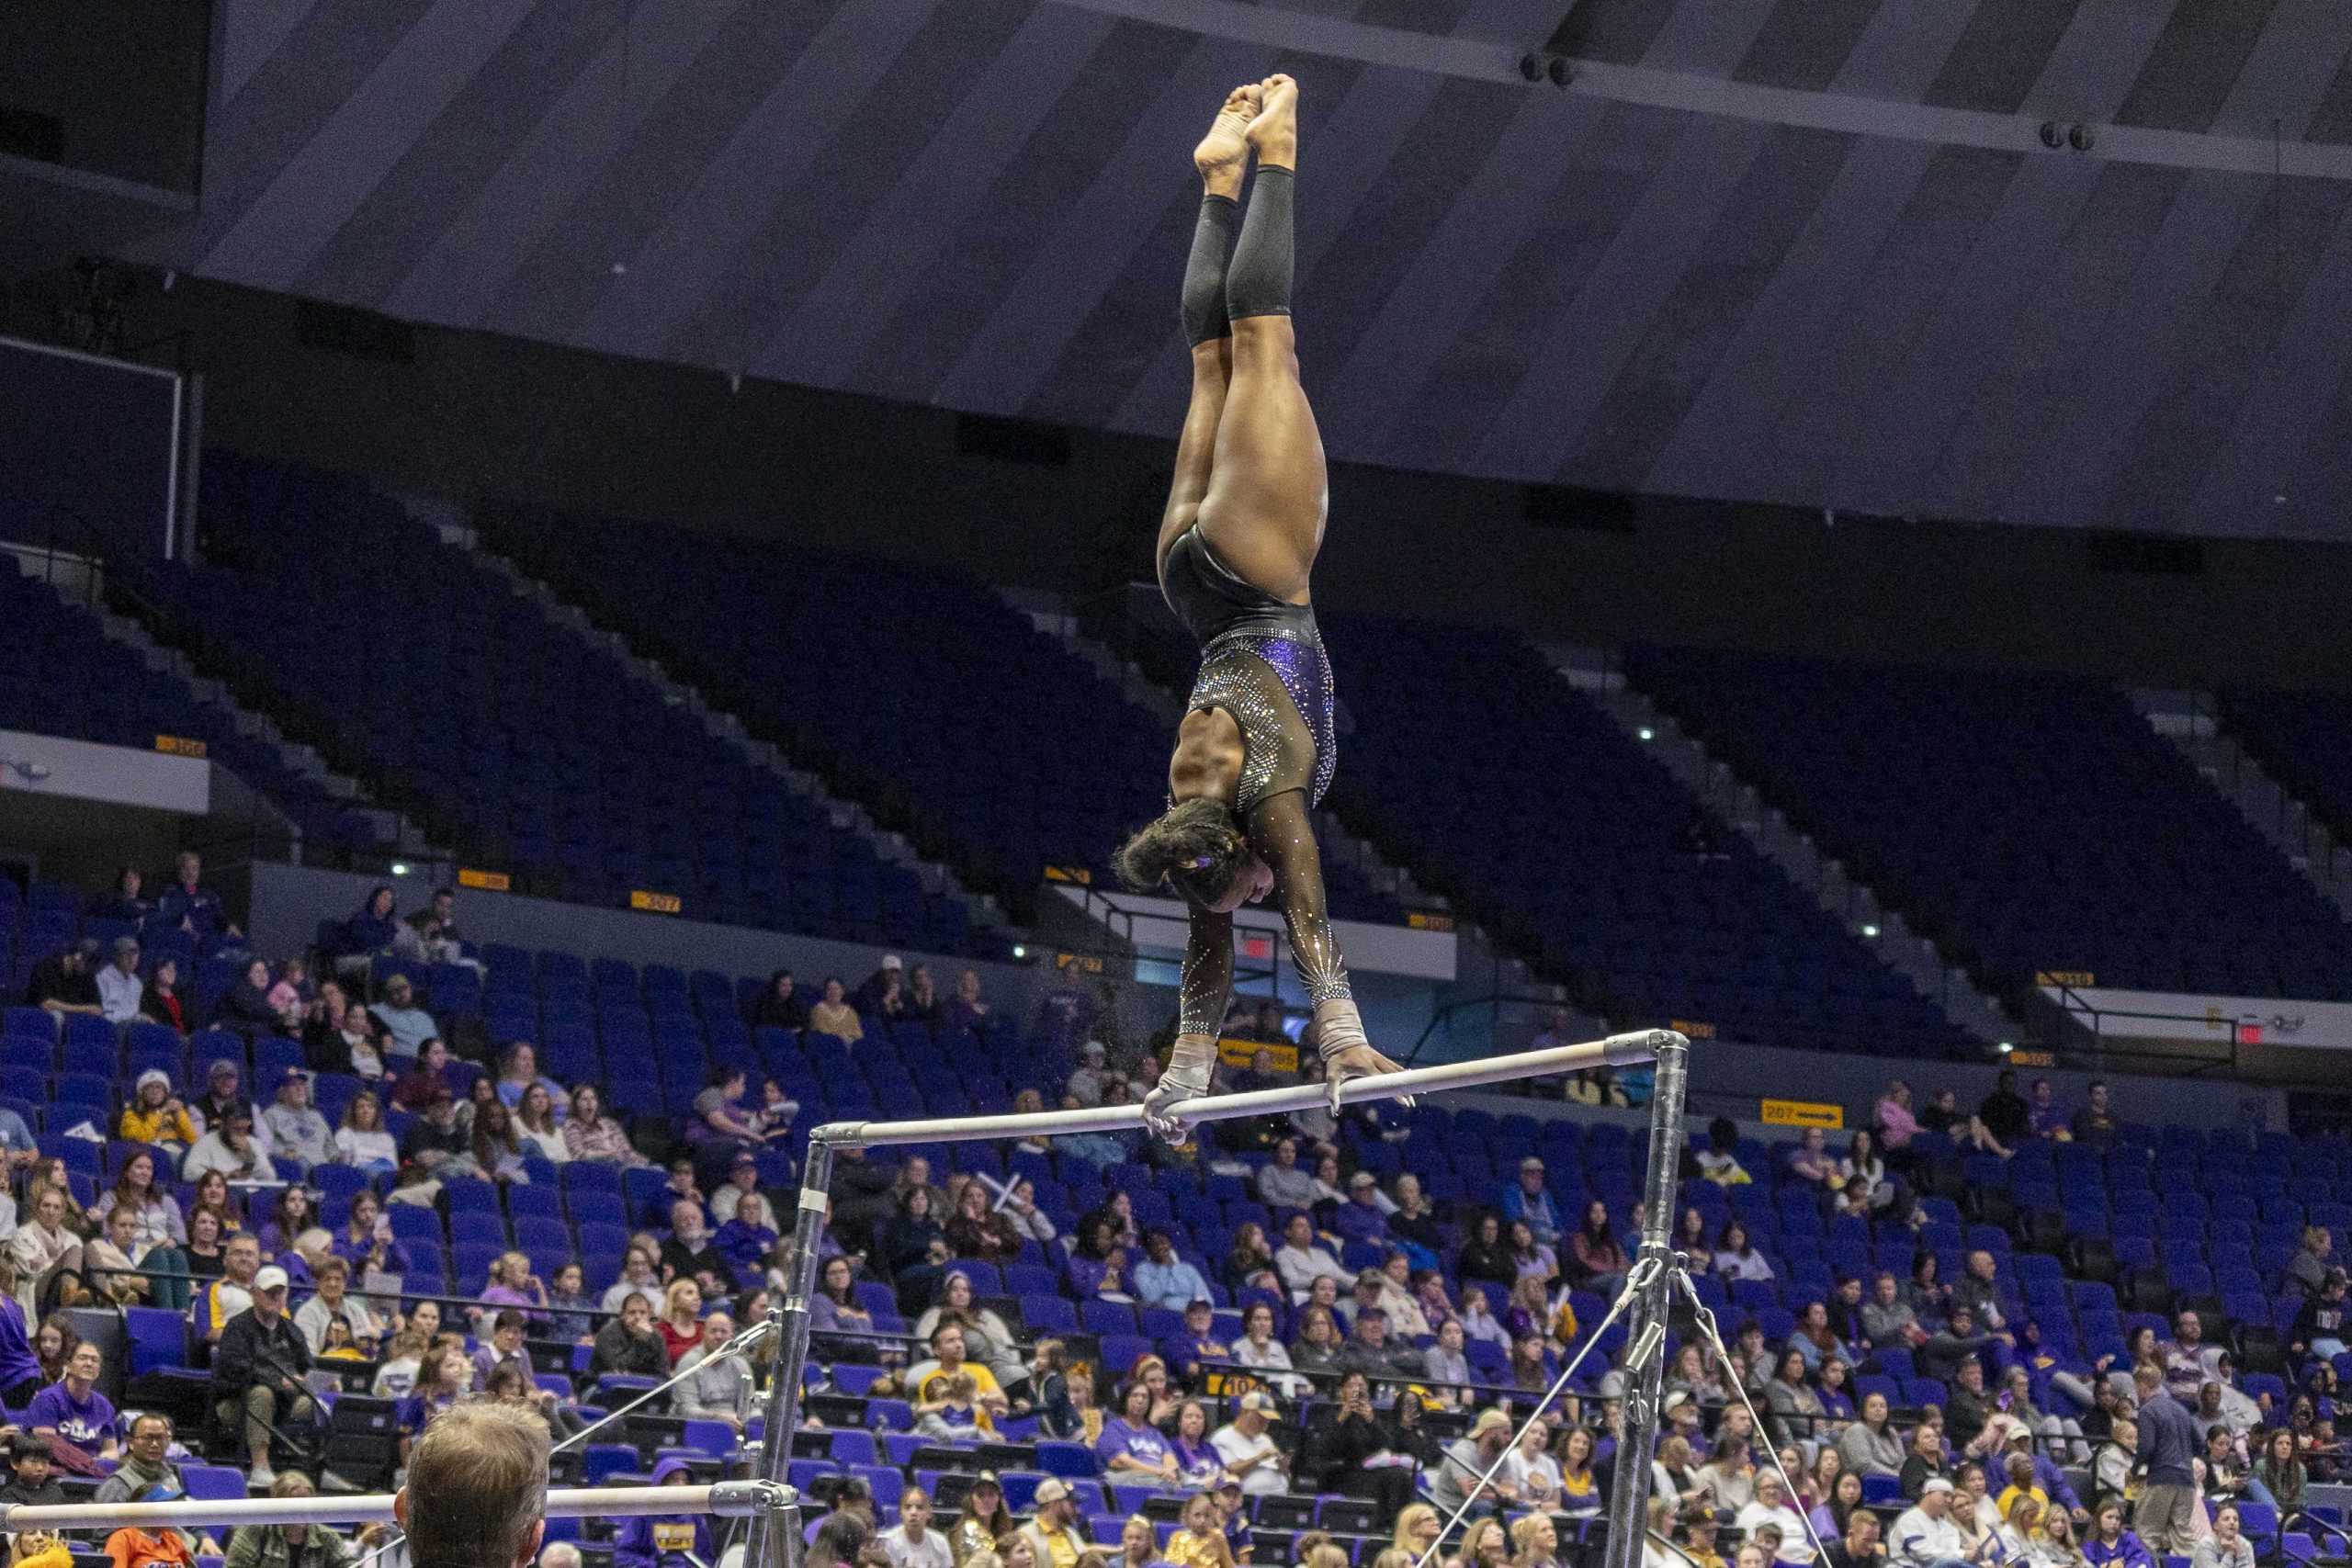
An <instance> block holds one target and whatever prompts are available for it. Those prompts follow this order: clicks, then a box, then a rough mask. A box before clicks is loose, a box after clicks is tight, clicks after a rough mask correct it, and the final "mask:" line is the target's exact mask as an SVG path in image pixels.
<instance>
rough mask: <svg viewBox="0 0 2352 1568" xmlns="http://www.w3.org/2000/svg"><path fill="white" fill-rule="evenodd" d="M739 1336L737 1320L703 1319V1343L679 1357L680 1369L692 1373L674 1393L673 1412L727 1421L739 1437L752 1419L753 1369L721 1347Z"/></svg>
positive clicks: (718, 1316)
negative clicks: (719, 1350) (722, 1351)
mask: <svg viewBox="0 0 2352 1568" xmlns="http://www.w3.org/2000/svg"><path fill="white" fill-rule="evenodd" d="M734 1337H735V1320H734V1319H733V1318H732V1317H729V1315H728V1314H726V1313H725V1312H714V1313H712V1314H710V1315H709V1316H708V1317H707V1318H705V1319H704V1320H703V1344H702V1345H701V1346H699V1347H697V1348H695V1349H692V1350H689V1351H687V1352H686V1353H685V1354H684V1356H681V1357H680V1358H678V1365H677V1368H676V1370H677V1371H680V1372H682V1373H688V1374H691V1375H689V1376H687V1377H686V1379H685V1381H684V1382H681V1383H679V1384H678V1386H677V1387H676V1388H675V1389H673V1391H672V1392H671V1394H670V1413H671V1414H672V1415H673V1416H685V1417H687V1418H688V1419H691V1420H701V1421H724V1422H726V1423H727V1425H728V1427H729V1429H730V1430H732V1431H733V1432H735V1433H736V1434H737V1435H738V1436H741V1434H742V1431H743V1428H744V1427H745V1425H746V1424H747V1423H748V1422H749V1421H750V1419H751V1416H752V1370H751V1368H750V1367H748V1366H746V1365H745V1364H744V1359H743V1358H742V1357H741V1356H726V1355H720V1354H719V1353H718V1348H719V1347H721V1346H724V1345H725V1344H726V1343H727V1342H728V1341H729V1340H730V1339H732V1338H734Z"/></svg>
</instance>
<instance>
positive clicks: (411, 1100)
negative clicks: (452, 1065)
mask: <svg viewBox="0 0 2352 1568" xmlns="http://www.w3.org/2000/svg"><path fill="white" fill-rule="evenodd" d="M435 1094H446V1095H447V1096H448V1097H449V1100H450V1103H451V1105H452V1106H454V1105H455V1104H456V1103H457V1098H458V1086H457V1082H456V1080H455V1078H454V1077H452V1076H451V1074H450V1072H449V1047H448V1046H447V1044H445V1043H443V1042H442V1040H441V1037H440V1036H439V1035H437V1034H435V1035H428V1036H427V1037H426V1038H425V1040H424V1044H423V1045H422V1046H421V1047H420V1048H419V1049H418V1050H417V1052H416V1062H415V1065H414V1066H412V1067H410V1068H409V1070H408V1071H407V1072H404V1073H402V1074H401V1076H400V1077H397V1078H394V1079H393V1080H392V1104H393V1105H394V1106H396V1107H398V1108H399V1109H401V1110H402V1111H416V1112H420V1113H421V1112H423V1111H424V1109H425V1108H426V1107H427V1106H429V1105H431V1104H432V1103H433V1097H434V1096H435ZM453 1114H454V1112H453Z"/></svg>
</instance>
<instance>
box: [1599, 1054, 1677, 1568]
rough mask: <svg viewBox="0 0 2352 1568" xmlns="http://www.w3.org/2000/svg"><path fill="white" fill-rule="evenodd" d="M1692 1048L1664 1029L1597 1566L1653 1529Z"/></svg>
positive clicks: (1622, 1567) (1623, 1567) (1634, 1549)
mask: <svg viewBox="0 0 2352 1568" xmlns="http://www.w3.org/2000/svg"><path fill="white" fill-rule="evenodd" d="M1690 1049H1691V1048H1690V1044H1689V1043H1688V1042H1686V1041H1685V1040H1684V1039H1683V1037H1682V1036H1681V1035H1680V1034H1679V1033H1672V1032H1660V1035H1659V1037H1658V1042H1657V1083H1656V1086H1655V1087H1654V1088H1653V1089H1652V1090H1651V1093H1650V1163H1649V1171H1648V1179H1647V1181H1646V1182H1645V1185H1644V1190H1643V1201H1644V1204H1645V1207H1644V1210H1643V1213H1642V1238H1641V1251H1640V1252H1639V1253H1638V1254H1637V1255H1636V1256H1635V1258H1634V1264H1635V1266H1636V1268H1637V1269H1642V1270H1644V1271H1645V1274H1646V1280H1645V1283H1644V1284H1643V1287H1642V1289H1641V1291H1640V1292H1639V1293H1638V1294H1636V1295H1635V1296H1634V1310H1633V1313H1632V1315H1631V1317H1630V1319H1629V1320H1628V1324H1627V1327H1626V1339H1625V1344H1626V1364H1625V1377H1626V1387H1625V1409H1624V1416H1623V1424H1622V1426H1621V1428H1620V1431H1619V1435H1618V1443H1617V1474H1616V1477H1615V1479H1614V1481H1613V1483H1612V1484H1611V1487H1610V1491H1609V1539H1608V1543H1607V1545H1606V1546H1604V1547H1603V1549H1602V1551H1601V1559H1600V1568H1640V1564H1641V1562H1642V1540H1643V1532H1644V1531H1645V1529H1647V1528H1648V1520H1649V1495H1650V1459H1651V1456H1652V1454H1653V1453H1654V1452H1655V1451H1656V1450H1657V1427H1658V1416H1659V1412H1658V1402H1659V1394H1660V1391H1661V1389H1662V1387H1663V1385H1664V1383H1665V1380H1666V1320H1667V1313H1668V1305H1669V1303H1670V1302H1671V1300H1672V1287H1673V1271H1674V1248H1673V1246H1672V1236H1673V1227H1674V1198H1675V1192H1676V1190H1677V1188H1678V1186H1679V1180H1680V1174H1681V1166H1682V1101H1683V1094H1684V1089H1685V1085H1686V1075H1687V1073H1688V1070H1689V1055H1690Z"/></svg>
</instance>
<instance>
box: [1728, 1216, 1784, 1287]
mask: <svg viewBox="0 0 2352 1568" xmlns="http://www.w3.org/2000/svg"><path fill="white" fill-rule="evenodd" d="M1714 1270H1715V1273H1716V1275H1717V1277H1719V1278H1721V1279H1723V1280H1726V1281H1729V1280H1770V1279H1771V1278H1772V1264H1771V1261H1770V1259H1769V1258H1766V1257H1765V1256H1764V1255H1763V1254H1762V1253H1760V1252H1758V1251H1757V1250H1756V1247H1755V1246H1754V1244H1753V1243H1751V1242H1750V1241H1749V1240H1748V1239H1747V1226H1746V1225H1744V1224H1740V1223H1739V1222H1738V1221H1737V1220H1736V1219H1733V1220H1725V1221H1724V1228H1723V1234H1722V1235H1719V1236H1718V1237H1716V1238H1715V1256H1714Z"/></svg>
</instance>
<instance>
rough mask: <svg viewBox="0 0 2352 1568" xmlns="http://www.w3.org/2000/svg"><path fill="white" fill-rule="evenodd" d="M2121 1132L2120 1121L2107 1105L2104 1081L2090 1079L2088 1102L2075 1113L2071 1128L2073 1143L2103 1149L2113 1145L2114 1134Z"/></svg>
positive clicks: (2107, 1099) (2107, 1095) (2121, 1123)
mask: <svg viewBox="0 0 2352 1568" xmlns="http://www.w3.org/2000/svg"><path fill="white" fill-rule="evenodd" d="M2122 1130H2123V1122H2122V1119H2121V1118H2120V1117H2119V1116H2117V1115H2116V1114H2115V1111H2114V1110H2113V1108H2112V1106H2111V1105H2110V1103H2109V1094H2108V1089H2107V1084H2106V1081H2105V1080H2104V1079H2099V1078H2094V1079H2092V1080H2091V1087H2090V1099H2089V1100H2088V1101H2087V1102H2086V1104H2085V1105H2084V1106H2083V1108H2082V1109H2081V1110H2080V1111H2075V1120H2074V1122H2073V1126H2072V1131H2073V1133H2074V1134H2075V1142H2076V1143H2078V1144H2088V1145H2091V1146H2092V1147H2093V1148H2098V1149H2103V1148H2106V1147H2108V1146H2109V1145H2111V1144H2113V1143H2114V1142H2115V1137H2116V1134H2119V1133H2120V1132H2121V1131H2122Z"/></svg>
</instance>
